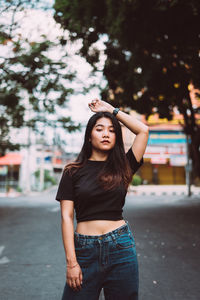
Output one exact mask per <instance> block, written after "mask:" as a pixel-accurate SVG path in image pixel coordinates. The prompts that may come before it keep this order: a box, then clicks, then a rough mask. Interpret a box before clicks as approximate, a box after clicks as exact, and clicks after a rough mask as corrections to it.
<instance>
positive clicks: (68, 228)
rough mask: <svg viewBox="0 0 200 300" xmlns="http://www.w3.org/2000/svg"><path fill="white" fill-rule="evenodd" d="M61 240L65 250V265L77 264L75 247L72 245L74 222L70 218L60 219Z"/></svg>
mask: <svg viewBox="0 0 200 300" xmlns="http://www.w3.org/2000/svg"><path fill="white" fill-rule="evenodd" d="M61 227H62V239H63V246H64V249H65V256H66V263H67V265H69V266H73V265H74V264H76V263H77V259H76V253H75V245H74V222H73V219H72V218H70V217H65V218H62V220H61Z"/></svg>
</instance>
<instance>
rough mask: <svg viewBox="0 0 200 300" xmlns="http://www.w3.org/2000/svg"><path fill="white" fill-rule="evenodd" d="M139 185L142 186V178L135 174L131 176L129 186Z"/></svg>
mask: <svg viewBox="0 0 200 300" xmlns="http://www.w3.org/2000/svg"><path fill="white" fill-rule="evenodd" d="M140 184H142V178H141V177H140V176H139V175H137V174H135V175H133V179H132V182H131V185H140Z"/></svg>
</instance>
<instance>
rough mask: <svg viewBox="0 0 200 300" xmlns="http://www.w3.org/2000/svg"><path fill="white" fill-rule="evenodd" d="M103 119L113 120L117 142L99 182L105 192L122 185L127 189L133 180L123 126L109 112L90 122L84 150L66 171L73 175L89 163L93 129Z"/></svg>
mask: <svg viewBox="0 0 200 300" xmlns="http://www.w3.org/2000/svg"><path fill="white" fill-rule="evenodd" d="M103 117H104V118H108V119H110V120H111V122H112V125H113V127H114V131H115V135H116V142H115V146H114V147H113V148H112V149H111V150H110V151H109V154H108V158H107V160H106V163H105V165H104V167H103V168H102V169H101V171H100V172H99V174H98V180H99V183H100V185H101V186H102V188H103V189H104V190H110V189H112V188H115V187H117V186H119V185H120V184H121V183H123V184H124V187H125V188H126V189H127V188H128V185H129V183H130V182H131V180H132V171H131V168H130V166H129V163H128V160H127V158H126V154H125V150H124V144H123V139H122V130H121V126H120V124H119V122H118V120H117V118H116V117H115V116H114V115H113V114H111V113H109V112H98V113H96V114H94V115H93V116H92V117H91V118H90V119H89V120H88V123H87V126H86V130H85V137H84V143H83V146H82V149H81V151H80V153H79V155H78V157H77V158H76V160H75V161H74V162H72V163H69V164H67V165H66V167H65V170H66V171H68V172H69V173H70V174H73V173H75V172H76V171H77V170H78V169H79V168H81V167H83V166H84V165H85V164H86V163H87V160H88V159H89V157H90V156H91V154H92V144H91V142H90V141H89V139H90V138H91V132H92V129H93V127H94V126H95V124H96V122H97V120H98V119H100V118H103Z"/></svg>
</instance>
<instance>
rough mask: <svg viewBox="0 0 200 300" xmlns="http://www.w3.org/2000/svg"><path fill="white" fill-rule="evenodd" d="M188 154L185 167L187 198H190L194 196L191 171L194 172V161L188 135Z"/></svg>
mask: <svg viewBox="0 0 200 300" xmlns="http://www.w3.org/2000/svg"><path fill="white" fill-rule="evenodd" d="M186 141H187V143H186V154H187V164H186V166H185V175H186V185H187V196H188V197H190V196H191V195H192V193H191V171H192V160H191V158H190V149H189V143H190V136H189V135H188V134H187V135H186Z"/></svg>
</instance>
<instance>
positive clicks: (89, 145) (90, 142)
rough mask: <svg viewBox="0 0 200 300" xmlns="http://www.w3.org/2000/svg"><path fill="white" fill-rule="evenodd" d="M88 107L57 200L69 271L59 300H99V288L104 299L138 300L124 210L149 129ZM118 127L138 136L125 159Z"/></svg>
mask: <svg viewBox="0 0 200 300" xmlns="http://www.w3.org/2000/svg"><path fill="white" fill-rule="evenodd" d="M88 105H89V108H90V109H91V110H92V111H93V112H95V114H94V115H93V116H92V117H91V118H90V119H89V121H88V124H87V127H86V131H85V139H84V144H83V147H82V149H81V152H80V153H79V155H78V157H77V159H76V160H75V162H73V163H70V164H68V165H67V166H66V167H65V170H64V172H63V175H62V178H61V181H60V184H59V187H58V191H57V195H56V200H58V201H60V207H61V223H62V238H63V245H64V249H65V254H66V265H67V271H66V284H65V287H64V291H63V296H62V300H74V299H80V300H97V299H99V294H100V292H101V289H102V288H103V289H104V295H105V299H109V300H128V299H131V300H136V299H138V263H137V254H136V249H135V241H134V237H133V234H132V231H131V229H130V227H129V224H128V221H127V220H124V219H123V216H122V212H123V209H122V208H123V206H124V203H125V196H126V193H127V188H128V185H129V184H130V182H131V180H132V176H133V174H134V173H135V172H136V171H137V170H138V168H139V167H140V166H141V165H142V163H143V154H144V152H145V148H146V145H147V140H148V127H147V126H146V125H145V124H143V123H142V122H140V121H138V120H137V119H135V118H133V117H132V116H130V115H128V114H126V113H124V112H122V111H120V110H119V109H118V108H114V107H113V106H112V105H110V104H109V103H107V102H105V101H101V100H98V99H95V100H92V102H91V103H89V104H88ZM118 121H120V122H121V123H123V124H124V125H125V126H126V127H127V128H129V129H130V130H131V131H132V132H133V133H135V134H136V137H135V139H134V142H133V145H132V147H131V148H130V149H129V150H128V152H127V153H125V151H124V145H123V140H122V132H121V126H120V123H119V122H118ZM74 209H75V213H76V219H77V227H76V229H75V231H74Z"/></svg>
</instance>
